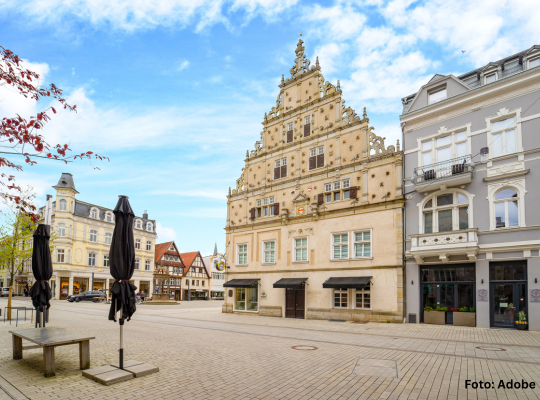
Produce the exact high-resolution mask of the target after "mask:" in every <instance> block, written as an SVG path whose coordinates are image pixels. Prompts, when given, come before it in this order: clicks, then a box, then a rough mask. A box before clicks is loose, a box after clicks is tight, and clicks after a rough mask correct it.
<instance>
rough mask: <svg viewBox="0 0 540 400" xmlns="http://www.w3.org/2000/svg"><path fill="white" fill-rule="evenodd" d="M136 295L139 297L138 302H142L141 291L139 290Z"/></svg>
mask: <svg viewBox="0 0 540 400" xmlns="http://www.w3.org/2000/svg"><path fill="white" fill-rule="evenodd" d="M135 297H136V298H137V304H139V303H140V302H141V294H140V293H139V292H137V294H136V295H135Z"/></svg>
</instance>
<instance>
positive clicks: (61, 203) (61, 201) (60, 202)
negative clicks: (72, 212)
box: [58, 199, 67, 211]
mask: <svg viewBox="0 0 540 400" xmlns="http://www.w3.org/2000/svg"><path fill="white" fill-rule="evenodd" d="M62 205H65V207H62ZM58 210H59V211H67V200H64V199H61V200H60V201H59V202H58Z"/></svg>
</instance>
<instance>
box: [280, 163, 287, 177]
mask: <svg viewBox="0 0 540 400" xmlns="http://www.w3.org/2000/svg"><path fill="white" fill-rule="evenodd" d="M286 176H287V166H286V165H283V166H281V177H282V178H285V177H286Z"/></svg>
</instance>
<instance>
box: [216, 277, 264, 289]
mask: <svg viewBox="0 0 540 400" xmlns="http://www.w3.org/2000/svg"><path fill="white" fill-rule="evenodd" d="M258 281H259V279H231V280H230V281H229V282H225V283H224V284H223V287H238V288H249V287H251V285H253V284H254V283H256V282H258Z"/></svg>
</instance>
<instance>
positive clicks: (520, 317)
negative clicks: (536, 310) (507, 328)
mask: <svg viewBox="0 0 540 400" xmlns="http://www.w3.org/2000/svg"><path fill="white" fill-rule="evenodd" d="M517 317H518V318H519V320H520V321H525V319H526V318H527V314H525V313H524V312H523V311H520V312H518V313H517Z"/></svg>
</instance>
